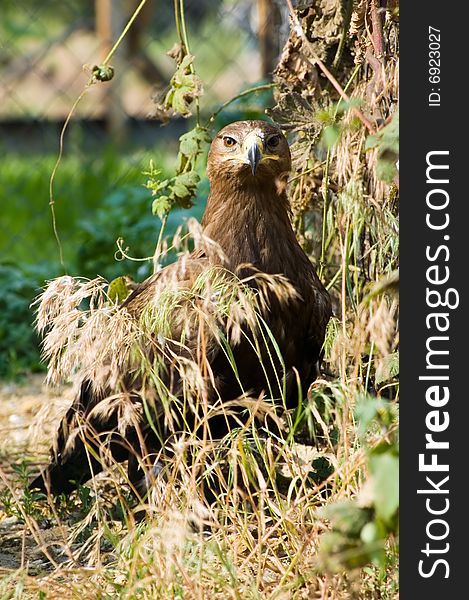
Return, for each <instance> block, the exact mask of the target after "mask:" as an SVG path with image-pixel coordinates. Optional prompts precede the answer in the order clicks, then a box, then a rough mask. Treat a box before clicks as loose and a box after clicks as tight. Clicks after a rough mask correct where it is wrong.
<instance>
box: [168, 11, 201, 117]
mask: <svg viewBox="0 0 469 600" xmlns="http://www.w3.org/2000/svg"><path fill="white" fill-rule="evenodd" d="M174 18H175V21H176V32H177V34H178V37H179V41H180V42H181V45H182V47H183V48H184V54H186V55H187V54H190V53H191V51H190V47H189V38H188V36H187V28H186V18H185V14H184V0H174ZM189 68H190V71H191V73H192V74H193V75H195V69H194V65H192V64H191V65H190V67H189ZM195 109H196V116H195V119H196V122H197V127H200V102H199V98H198V97H196V98H195Z"/></svg>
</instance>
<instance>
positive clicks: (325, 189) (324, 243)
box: [318, 65, 361, 278]
mask: <svg viewBox="0 0 469 600" xmlns="http://www.w3.org/2000/svg"><path fill="white" fill-rule="evenodd" d="M360 68H361V65H357V66H356V67H355V69H354V70H353V72H352V74H351V76H350V78H349V80H348V81H347V84H346V85H345V88H344V93H345V92H347V90H348V88H349V87H350V86H351V85H352V82H353V80H354V79H355V77H356V76H357V74H358V71H359V70H360ZM341 102H342V98H341V99H340V100H339V102H338V103H337V106H336V107H335V111H334V119H335V118H336V117H337V113H338V111H339V106H340V103H341ZM330 160H331V151H330V149H328V150H327V156H326V163H325V169H324V184H323V209H322V234H321V257H320V259H319V273H318V275H319V277H320V278H322V274H323V272H324V267H325V263H326V249H327V241H326V229H327V228H326V218H327V210H328V195H329V166H330Z"/></svg>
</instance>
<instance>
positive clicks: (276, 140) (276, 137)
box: [267, 135, 280, 148]
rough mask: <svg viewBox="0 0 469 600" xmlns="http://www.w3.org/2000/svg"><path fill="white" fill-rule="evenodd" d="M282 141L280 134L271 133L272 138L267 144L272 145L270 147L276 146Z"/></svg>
mask: <svg viewBox="0 0 469 600" xmlns="http://www.w3.org/2000/svg"><path fill="white" fill-rule="evenodd" d="M279 143H280V136H279V135H271V136H270V138H269V139H268V140H267V145H268V146H270V148H276V147H277V146H278V145H279Z"/></svg>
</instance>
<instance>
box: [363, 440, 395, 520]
mask: <svg viewBox="0 0 469 600" xmlns="http://www.w3.org/2000/svg"><path fill="white" fill-rule="evenodd" d="M369 469H370V475H371V480H372V489H373V500H374V505H375V508H376V515H377V516H378V517H379V518H381V519H383V521H385V522H389V521H390V520H391V518H392V517H393V516H394V514H395V513H396V511H397V509H398V508H399V457H398V456H397V455H396V453H395V451H394V449H393V447H392V446H388V445H387V446H381V447H378V448H377V449H374V450H373V452H372V454H371V456H370V458H369Z"/></svg>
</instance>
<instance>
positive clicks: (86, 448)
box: [31, 120, 331, 494]
mask: <svg viewBox="0 0 469 600" xmlns="http://www.w3.org/2000/svg"><path fill="white" fill-rule="evenodd" d="M290 170H291V156H290V150H289V146H288V143H287V140H286V138H285V137H284V135H283V134H282V132H281V131H280V129H279V128H278V127H276V126H275V125H273V124H271V123H269V122H266V121H262V120H256V121H239V122H235V123H231V124H230V125H228V126H226V127H224V128H223V129H222V130H221V131H220V132H219V133H218V134H217V135H216V137H215V138H214V139H213V141H212V144H211V147H210V151H209V155H208V163H207V175H208V179H209V181H210V194H209V197H208V200H207V204H206V209H205V213H204V216H203V219H202V227H201V234H200V240H199V243H198V244H196V247H195V250H193V251H192V252H191V253H189V254H186V255H183V256H180V258H179V259H178V260H177V261H176V262H175V263H173V264H171V265H169V266H167V267H165V268H163V269H162V270H161V271H159V272H157V273H155V274H154V275H152V276H151V277H149V278H148V279H147V280H146V281H144V282H143V283H141V284H140V285H138V286H137V287H136V289H134V291H132V292H131V293H130V295H129V296H128V297H127V298H126V300H125V301H124V302H123V303H121V304H120V305H117V304H113V305H112V303H111V305H110V303H109V302H108V303H107V304H106V303H104V304H103V301H102V300H99V298H98V299H97V296H92V297H90V298H88V301H89V309H88V312H86V311H85V312H86V314H85V313H83V312H80V310H79V308H80V307H79V305H80V301H81V299H82V297H81V296H80V294H79V292H78V291H77V288H76V287H75V288H73V285H74V284H72V283H70V281H69V279H70V278H68V279H67V278H64V279H63V280H62V281H61V282H59V283H56V284H55V285H56V287H55V288H54V289H55V290H56V292H57V289H58V288H57V286H58V287H59V288H60V286H62V288H64V286H65V288H66V289H67V290H68V291H66V292H65V293H62V297H66V298H65V300H63V301H62V305H61V307H60V308H50V305H51V304H53V302H52V300H51V298H52V296H53V293H54V292H53V290H52V289H49V290H47V289H46V291H45V292H44V295H43V298H42V302H41V308H40V309H39V312H40V313H41V311H42V316H41V315H40V317H39V320H41V319H42V324H41V323H39V326H40V328H43V329H45V330H46V331H47V335H46V338H45V355H46V356H47V357H48V358H49V369H54V368H55V369H58V370H60V369H62V371H64V370H66V369H67V368H69V369H71V370H73V371H75V372H76V373H78V375H79V376H80V377H81V383H80V385H79V391H78V393H77V395H76V397H75V400H74V402H73V404H72V405H71V407H70V408H69V410H68V412H67V413H66V415H65V416H64V418H63V419H62V422H61V424H60V427H59V430H58V433H57V436H56V441H55V444H54V448H53V450H52V451H51V461H50V464H49V465H48V466H47V467H46V469H45V470H44V471H43V472H42V473H41V474H40V475H39V476H38V477H37V478H36V479H35V481H34V482H33V483H32V484H31V487H34V488H39V489H42V490H48V491H50V492H51V493H53V494H58V493H61V492H69V491H71V490H73V489H74V488H75V487H76V486H77V485H78V484H81V483H84V482H85V481H87V480H88V479H90V478H91V477H92V476H93V475H94V474H96V473H98V472H99V471H101V470H102V469H103V468H104V467H105V466H106V461H107V459H108V458H109V456H111V457H112V459H113V460H114V461H119V462H122V461H125V460H128V464H129V467H128V469H129V480H130V481H131V483H133V484H134V485H135V486H137V485H140V483H139V482H140V481H141V478H142V467H143V465H144V464H148V460H151V458H149V457H154V456H156V455H157V454H158V452H161V451H162V448H164V446H165V443H166V442H167V441H168V440H169V439H170V438H171V437H172V439H173V440H174V439H176V437H177V434H178V432H183V431H187V430H190V431H193V432H194V431H195V432H196V435H200V436H202V435H205V436H207V423H208V435H209V436H211V438H213V439H219V438H221V437H223V436H224V435H225V434H226V433H227V432H228V431H230V427H233V426H234V425H236V423H239V420H240V419H241V415H244V414H245V413H246V407H249V406H252V404H249V403H248V402H247V401H246V399H251V400H252V399H254V400H256V399H263V398H268V399H271V400H274V401H275V400H278V399H279V398H281V400H282V404H283V407H284V408H286V409H288V408H292V407H295V406H296V404H297V402H298V398H299V395H300V394H303V397H304V396H305V394H306V392H307V390H308V387H309V386H310V384H311V383H312V382H313V381H314V379H315V378H316V377H317V374H318V361H319V360H320V358H321V352H322V345H323V342H324V337H325V332H326V326H327V323H328V321H329V318H330V316H331V302H330V298H329V295H328V293H327V291H326V290H325V288H324V286H323V285H322V283H321V281H320V280H319V278H318V276H317V274H316V272H315V270H314V268H313V265H312V264H311V262H310V260H309V259H308V257H307V255H306V254H305V252H304V251H303V250H302V248H301V246H300V245H299V243H298V241H297V239H296V236H295V233H294V231H293V228H292V225H291V221H290V208H289V201H288V196H287V189H286V188H287V177H288V173H289V171H290ZM67 282H68V283H67ZM67 285H68V286H69V287H68V288H67ZM85 287H86V286H85ZM98 287H99V286H98ZM62 288H60V289H62ZM62 292H63V289H62ZM57 293H58V292H57ZM56 295H57V294H56ZM59 295H60V294H59ZM91 295H92V294H91ZM98 296H99V294H98ZM100 297H102V296H100ZM73 298H75V301H73V300H72V299H73ZM100 302H101V304H100ZM64 305H66V306H68V311H69V312H66V311H65V309H64ZM64 311H65V313H66V314H65V313H64ZM84 315H85V316H84ZM92 324H94V325H93V327H94V329H92ZM70 328H72V329H73V328H74V329H73V331H72V329H70ZM64 331H65V334H64V333H63V332H64ZM71 331H72V332H71ZM60 332H62V338H60V335H59V334H60ZM77 332H78V333H77ZM59 338H60V340H59V342H57V340H58V339H59ZM85 348H86V349H85ZM106 452H107V458H106ZM139 478H140V479H139Z"/></svg>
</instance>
